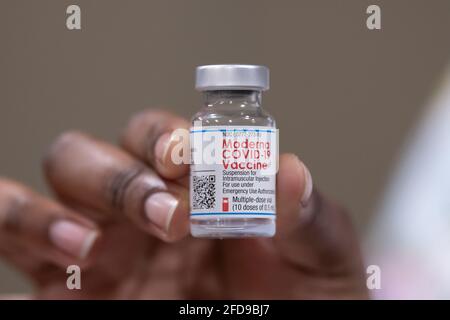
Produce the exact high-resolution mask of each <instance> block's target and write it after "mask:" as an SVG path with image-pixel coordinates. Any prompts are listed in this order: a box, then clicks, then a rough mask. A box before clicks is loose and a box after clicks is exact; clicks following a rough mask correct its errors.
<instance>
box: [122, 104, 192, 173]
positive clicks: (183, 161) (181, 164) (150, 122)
mask: <svg viewBox="0 0 450 320" xmlns="http://www.w3.org/2000/svg"><path fill="white" fill-rule="evenodd" d="M188 129H189V123H188V122H187V121H186V120H184V119H182V118H179V117H177V116H175V115H173V114H171V113H168V112H165V111H160V110H150V111H145V112H141V113H139V114H137V115H136V116H134V117H133V118H132V119H131V120H130V122H129V123H128V125H127V126H126V128H125V130H124V132H123V135H122V139H121V144H122V146H123V147H124V148H125V149H126V150H127V151H129V152H130V153H131V154H133V155H135V156H136V157H137V158H139V159H141V160H142V161H144V162H146V163H148V164H149V165H151V166H152V167H153V168H154V169H155V170H156V171H157V172H158V174H160V175H161V176H163V177H165V178H168V179H177V178H180V177H182V176H184V175H186V174H187V173H188V171H189V165H188V164H189V152H188V151H189V131H188ZM183 151H184V152H183Z"/></svg>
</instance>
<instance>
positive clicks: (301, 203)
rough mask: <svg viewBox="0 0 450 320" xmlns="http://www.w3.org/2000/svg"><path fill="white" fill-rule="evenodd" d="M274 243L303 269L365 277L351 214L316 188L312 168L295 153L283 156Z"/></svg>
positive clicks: (278, 187) (288, 259)
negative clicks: (309, 168)
mask: <svg viewBox="0 0 450 320" xmlns="http://www.w3.org/2000/svg"><path fill="white" fill-rule="evenodd" d="M274 242H275V245H276V247H277V249H278V251H279V252H280V254H281V256H282V257H283V258H284V259H286V260H287V261H289V262H290V263H292V264H294V265H295V266H297V267H300V269H302V270H308V271H309V272H313V273H318V274H325V275H334V274H339V275H341V274H344V273H345V274H349V275H352V276H363V269H362V260H361V255H360V251H359V245H358V239H357V237H356V235H355V232H354V229H353V227H352V224H351V222H350V219H349V217H348V215H347V214H346V212H345V211H344V210H343V209H341V208H340V207H339V206H337V205H336V204H335V203H333V202H331V201H329V200H327V199H325V198H324V197H323V196H322V195H321V194H320V193H319V192H318V191H317V190H316V189H315V188H313V182H312V177H311V174H310V173H309V170H308V169H307V167H306V166H305V165H304V164H303V162H301V161H300V160H299V159H298V158H297V156H295V155H293V154H284V155H282V156H280V167H279V171H278V176H277V235H276V236H275V238H274ZM362 283H364V281H362Z"/></svg>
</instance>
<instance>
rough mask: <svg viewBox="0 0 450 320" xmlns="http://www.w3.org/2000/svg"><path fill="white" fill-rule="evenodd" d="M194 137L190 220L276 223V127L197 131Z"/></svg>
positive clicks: (191, 135) (203, 128)
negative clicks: (231, 218) (250, 220)
mask: <svg viewBox="0 0 450 320" xmlns="http://www.w3.org/2000/svg"><path fill="white" fill-rule="evenodd" d="M190 138H191V157H192V159H191V177H190V197H191V218H194V219H211V218H212V217H218V216H220V217H223V218H224V217H230V216H233V217H234V218H244V219H245V218H260V217H264V218H272V219H275V208H276V203H275V199H276V190H275V182H276V172H277V154H278V147H277V130H276V129H275V128H272V127H261V126H214V127H193V128H191V131H190Z"/></svg>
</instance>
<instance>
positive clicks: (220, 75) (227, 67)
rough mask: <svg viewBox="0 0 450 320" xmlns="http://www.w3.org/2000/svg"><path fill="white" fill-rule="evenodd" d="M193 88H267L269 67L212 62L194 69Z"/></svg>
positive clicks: (202, 89) (205, 89)
mask: <svg viewBox="0 0 450 320" xmlns="http://www.w3.org/2000/svg"><path fill="white" fill-rule="evenodd" d="M195 88H196V89H197V90H199V91H207V90H268V89H269V69H268V68H267V67H265V66H257V65H248V64H213V65H206V66H199V67H197V69H196V77H195Z"/></svg>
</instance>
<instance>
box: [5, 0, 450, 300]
mask: <svg viewBox="0 0 450 320" xmlns="http://www.w3.org/2000/svg"><path fill="white" fill-rule="evenodd" d="M69 4H78V5H80V7H81V10H82V30H81V31H68V30H67V29H66V26H65V19H66V14H65V10H66V7H67V6H68V5H69ZM369 4H378V5H380V6H381V8H382V30H381V31H369V30H367V28H366V24H365V20H366V17H367V15H366V13H365V11H366V8H367V6H368V5H369ZM449 31H450V1H448V0H442V1H438V0H433V1H423V0H417V1H412V0H396V1H365V0H345V1H344V0H342V1H334V0H328V1H325V0H320V1H318V0H308V1H303V0H302V1H299V0H297V1H287V0H285V1H261V0H253V1H249V0H247V1H238V0H231V1H230V0H228V1H211V0H202V1H198V0H197V1H195V0H193V1H181V0H179V1H168V0H158V1H154V0H152V1H150V0H141V1H130V0H120V1H119V0H115V1H112V0H95V1H92V0H91V1H88V0H72V1H66V0H64V1H63V0H52V1H50V0H39V1H33V0H28V1H24V0H2V1H1V2H0V111H1V112H0V150H1V151H0V152H1V154H0V175H2V176H7V177H10V178H14V179H16V180H19V181H21V182H23V183H26V184H28V185H30V186H32V187H33V188H35V189H37V190H39V191H40V192H47V191H46V188H45V183H44V181H43V179H42V176H41V172H40V161H41V157H42V155H43V153H44V151H45V149H46V147H47V145H48V144H49V142H50V141H52V139H54V138H55V136H57V135H58V134H59V133H60V132H62V131H64V130H67V129H73V128H77V129H81V130H85V131H88V132H90V133H92V134H94V135H97V136H99V137H101V138H104V139H107V140H109V141H114V140H115V139H116V137H117V135H118V133H119V131H120V128H121V127H122V126H123V124H124V123H125V121H126V120H127V118H128V117H129V116H130V115H131V114H132V113H133V112H136V111H138V110H141V109H143V108H146V107H149V106H164V107H165V108H167V109H170V110H173V111H174V112H178V113H180V114H182V115H184V116H186V117H189V116H190V115H191V114H193V113H194V112H195V111H196V110H197V108H198V105H199V101H200V96H199V94H198V93H196V92H195V91H194V89H193V71H194V67H195V66H197V65H200V64H210V63H252V64H265V65H267V66H269V67H270V69H271V72H272V79H271V80H272V88H271V90H270V91H269V92H268V93H267V94H266V95H265V98H264V101H263V102H264V105H265V106H266V108H267V109H268V110H269V111H270V112H271V113H272V114H273V115H274V116H275V117H276V119H277V121H278V126H279V128H280V134H281V149H282V151H292V152H295V153H297V154H299V155H300V157H301V158H302V159H304V161H305V162H306V163H307V164H308V165H309V167H310V168H311V171H312V173H313V177H314V180H315V183H316V184H317V185H319V186H320V187H321V189H323V190H324V191H325V192H327V193H328V194H329V195H331V196H332V197H334V198H335V199H337V200H339V201H341V202H343V203H345V204H346V205H347V207H348V208H349V209H350V211H351V213H352V215H353V217H354V220H355V223H356V225H357V226H358V228H359V230H360V233H361V236H364V230H365V228H366V226H367V223H368V222H369V221H370V220H369V218H370V214H371V212H372V209H373V207H374V205H375V204H376V202H377V199H378V196H379V194H380V192H381V190H382V188H383V185H384V183H385V181H386V179H387V177H388V175H389V173H390V172H389V170H390V168H391V165H392V164H393V161H394V160H395V159H396V157H397V155H398V154H399V152H400V151H401V146H402V142H403V141H404V139H405V137H406V136H407V135H408V134H409V132H410V130H412V129H413V127H414V123H415V121H416V120H417V119H418V118H419V116H420V111H421V109H422V108H423V106H424V104H425V103H426V101H427V98H428V97H429V96H430V94H431V93H432V90H433V87H434V84H435V83H436V80H437V79H438V77H439V73H440V72H441V71H442V70H443V67H444V65H445V63H446V61H447V60H448V58H449V56H450V42H449V41H448V39H449ZM28 290H30V286H29V284H28V283H27V282H26V280H24V279H23V278H21V276H20V275H19V274H17V273H16V272H14V271H13V270H12V269H11V268H9V267H7V266H6V265H0V293H2V292H9V293H11V292H23V291H28Z"/></svg>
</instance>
